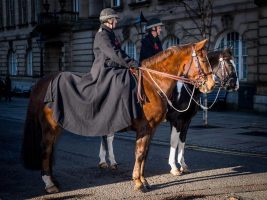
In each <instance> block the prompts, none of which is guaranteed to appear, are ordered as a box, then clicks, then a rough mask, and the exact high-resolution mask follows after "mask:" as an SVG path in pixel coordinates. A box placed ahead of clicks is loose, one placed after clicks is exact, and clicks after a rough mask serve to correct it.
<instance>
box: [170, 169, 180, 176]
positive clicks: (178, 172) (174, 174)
mask: <svg viewBox="0 0 267 200" xmlns="http://www.w3.org/2000/svg"><path fill="white" fill-rule="evenodd" d="M170 173H171V174H172V175H173V176H180V175H181V174H182V173H181V172H180V171H179V170H178V169H172V170H171V171H170Z"/></svg>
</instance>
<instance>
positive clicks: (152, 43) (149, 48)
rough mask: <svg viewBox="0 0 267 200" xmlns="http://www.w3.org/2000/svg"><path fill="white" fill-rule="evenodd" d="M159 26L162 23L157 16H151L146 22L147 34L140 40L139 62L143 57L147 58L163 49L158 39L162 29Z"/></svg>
mask: <svg viewBox="0 0 267 200" xmlns="http://www.w3.org/2000/svg"><path fill="white" fill-rule="evenodd" d="M161 26H163V23H162V22H161V20H160V19H158V18H152V19H150V20H149V21H148V22H147V24H146V31H147V34H146V36H145V37H144V38H143V39H142V41H141V43H142V46H141V51H140V59H139V62H140V63H141V62H142V61H143V60H144V59H146V58H149V57H151V56H153V55H155V54H157V53H159V52H161V51H162V50H163V49H162V44H161V41H160V39H159V36H160V34H161V31H162V29H161Z"/></svg>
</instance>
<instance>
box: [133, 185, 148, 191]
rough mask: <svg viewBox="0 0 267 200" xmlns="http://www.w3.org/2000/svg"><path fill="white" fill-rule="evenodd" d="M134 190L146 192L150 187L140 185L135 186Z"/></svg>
mask: <svg viewBox="0 0 267 200" xmlns="http://www.w3.org/2000/svg"><path fill="white" fill-rule="evenodd" d="M134 191H136V192H141V193H145V192H147V191H148V189H147V188H146V187H144V186H143V185H142V186H141V187H140V186H134Z"/></svg>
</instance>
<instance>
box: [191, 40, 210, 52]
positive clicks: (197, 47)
mask: <svg viewBox="0 0 267 200" xmlns="http://www.w3.org/2000/svg"><path fill="white" fill-rule="evenodd" d="M207 42H208V39H205V40H202V41H200V42H197V43H195V45H194V46H195V50H196V51H199V50H201V49H203V48H204V47H205V45H206V43H207Z"/></svg>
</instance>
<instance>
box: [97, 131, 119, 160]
mask: <svg viewBox="0 0 267 200" xmlns="http://www.w3.org/2000/svg"><path fill="white" fill-rule="evenodd" d="M113 140H114V134H112V135H108V136H107V148H108V149H106V145H105V144H104V140H103V139H101V144H100V151H99V158H100V162H99V164H100V163H106V154H107V152H108V160H109V162H110V164H111V165H115V164H117V162H116V160H115V155H114V152H113Z"/></svg>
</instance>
